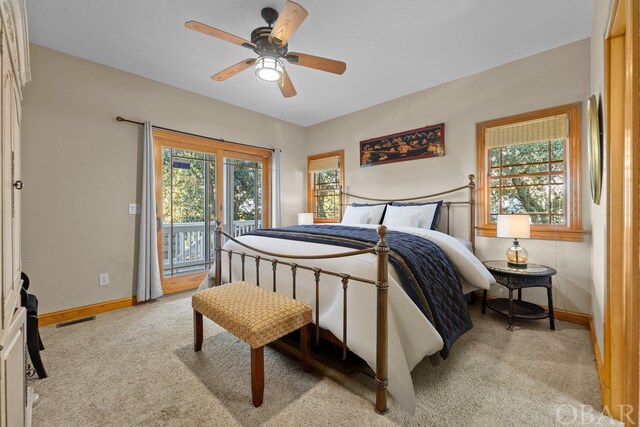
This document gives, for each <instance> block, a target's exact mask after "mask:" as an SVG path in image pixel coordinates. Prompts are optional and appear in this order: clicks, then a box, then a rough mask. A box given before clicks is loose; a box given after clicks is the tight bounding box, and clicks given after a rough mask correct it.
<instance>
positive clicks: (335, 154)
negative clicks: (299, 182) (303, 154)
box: [307, 150, 344, 224]
mask: <svg viewBox="0 0 640 427" xmlns="http://www.w3.org/2000/svg"><path fill="white" fill-rule="evenodd" d="M329 157H338V158H339V162H340V184H339V185H340V190H342V189H343V188H344V150H336V151H331V152H328V153H321V154H314V155H311V156H307V212H311V213H313V214H314V216H313V223H314V224H326V223H329V224H330V223H338V222H340V221H341V220H342V200H341V195H338V197H339V199H340V200H339V203H340V205H341V206H340V208H339V211H338V217H336V218H328V219H325V218H316V217H315V212H314V211H313V205H314V196H313V180H312V178H311V173H310V172H309V166H310V165H311V161H313V160H318V159H325V158H329Z"/></svg>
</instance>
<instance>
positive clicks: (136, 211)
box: [129, 203, 140, 215]
mask: <svg viewBox="0 0 640 427" xmlns="http://www.w3.org/2000/svg"><path fill="white" fill-rule="evenodd" d="M129 215H140V205H138V204H136V203H129Z"/></svg>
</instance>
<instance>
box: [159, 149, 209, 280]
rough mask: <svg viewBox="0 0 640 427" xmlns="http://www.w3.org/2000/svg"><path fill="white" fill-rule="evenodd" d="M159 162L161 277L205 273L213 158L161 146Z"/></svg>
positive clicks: (206, 267)
mask: <svg viewBox="0 0 640 427" xmlns="http://www.w3.org/2000/svg"><path fill="white" fill-rule="evenodd" d="M162 160H163V161H162V167H163V171H162V172H163V173H162V178H163V186H162V190H163V191H162V216H163V251H162V252H163V257H162V262H163V273H164V274H163V276H164V277H173V276H176V275H182V274H188V273H196V272H200V271H204V270H207V269H208V268H209V267H210V259H211V249H210V247H209V246H208V245H207V244H206V242H208V241H210V236H211V234H213V233H212V230H211V229H210V224H211V222H212V218H215V215H216V209H215V207H216V191H215V182H216V174H215V167H216V166H215V155H210V154H204V153H199V152H196V151H190V150H182V149H176V148H170V147H163V150H162ZM214 227H215V223H214Z"/></svg>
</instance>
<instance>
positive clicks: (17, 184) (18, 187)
mask: <svg viewBox="0 0 640 427" xmlns="http://www.w3.org/2000/svg"><path fill="white" fill-rule="evenodd" d="M13 188H15V189H16V190H22V188H24V185H23V183H22V181H16V182H14V183H13Z"/></svg>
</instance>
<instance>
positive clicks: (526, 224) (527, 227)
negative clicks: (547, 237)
mask: <svg viewBox="0 0 640 427" xmlns="http://www.w3.org/2000/svg"><path fill="white" fill-rule="evenodd" d="M497 236H498V237H512V238H516V239H519V238H522V239H528V238H529V237H531V217H530V216H529V215H498V233H497Z"/></svg>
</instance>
